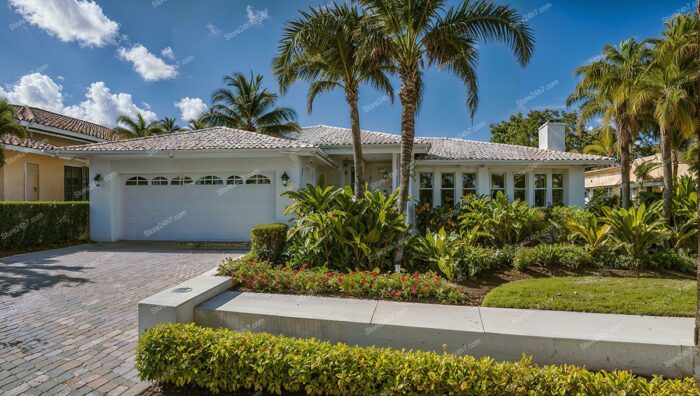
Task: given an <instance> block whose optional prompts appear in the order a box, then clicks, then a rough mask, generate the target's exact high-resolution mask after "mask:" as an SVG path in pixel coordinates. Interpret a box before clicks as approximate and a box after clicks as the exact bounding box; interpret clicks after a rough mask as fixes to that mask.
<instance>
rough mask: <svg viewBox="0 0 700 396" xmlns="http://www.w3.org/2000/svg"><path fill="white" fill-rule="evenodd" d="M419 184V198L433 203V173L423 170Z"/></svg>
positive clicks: (421, 200)
mask: <svg viewBox="0 0 700 396" xmlns="http://www.w3.org/2000/svg"><path fill="white" fill-rule="evenodd" d="M418 177H419V178H420V180H419V185H418V200H419V201H420V202H421V203H423V202H427V203H429V204H430V206H432V205H433V174H432V173H424V172H421V173H420V175H418Z"/></svg>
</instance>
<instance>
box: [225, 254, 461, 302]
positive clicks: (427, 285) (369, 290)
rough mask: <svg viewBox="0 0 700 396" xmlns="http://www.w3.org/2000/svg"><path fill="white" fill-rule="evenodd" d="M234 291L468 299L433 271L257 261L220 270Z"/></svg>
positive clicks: (231, 264) (240, 262)
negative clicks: (337, 268)
mask: <svg viewBox="0 0 700 396" xmlns="http://www.w3.org/2000/svg"><path fill="white" fill-rule="evenodd" d="M219 274H221V275H229V276H231V278H232V279H233V287H234V288H242V289H248V290H253V291H258V292H268V293H290V294H309V295H347V296H352V297H358V298H371V299H383V300H395V301H430V302H437V303H440V304H462V303H464V302H465V301H466V300H467V298H466V296H465V295H464V294H463V293H462V292H461V291H459V290H458V289H457V287H456V286H455V285H454V284H452V283H450V282H448V281H446V280H445V279H443V278H441V277H440V276H438V275H437V274H436V273H434V272H415V273H413V274H409V273H379V272H376V271H353V272H338V271H331V270H328V269H326V268H312V267H309V266H307V265H306V264H301V265H297V266H290V265H286V264H274V263H272V262H269V261H261V260H257V259H254V258H253V259H243V260H231V261H228V262H226V263H224V264H222V266H221V267H219Z"/></svg>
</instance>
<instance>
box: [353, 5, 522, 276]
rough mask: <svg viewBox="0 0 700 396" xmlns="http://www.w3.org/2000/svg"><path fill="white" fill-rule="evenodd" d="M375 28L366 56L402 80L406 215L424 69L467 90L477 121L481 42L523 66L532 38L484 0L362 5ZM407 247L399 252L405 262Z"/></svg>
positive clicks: (509, 14) (510, 15) (402, 204)
mask: <svg viewBox="0 0 700 396" xmlns="http://www.w3.org/2000/svg"><path fill="white" fill-rule="evenodd" d="M359 2H360V3H361V4H363V5H364V6H365V7H366V9H367V12H368V14H369V15H368V18H369V23H370V24H371V26H374V27H375V29H373V31H372V32H371V33H368V34H365V35H364V37H363V42H364V44H363V48H364V49H363V51H362V53H363V54H364V56H367V57H368V59H369V61H370V62H374V63H375V64H383V63H384V62H388V63H389V70H391V71H392V72H394V73H395V74H397V75H398V76H399V77H400V79H401V88H400V92H399V98H400V99H401V156H400V168H399V171H400V175H399V199H398V208H399V211H400V212H402V213H403V212H405V211H406V205H407V203H408V183H409V178H410V168H411V163H412V162H413V141H414V137H415V118H416V114H417V113H418V110H419V108H420V104H421V100H420V99H421V97H422V94H423V90H424V84H423V74H424V72H425V68H426V67H429V66H430V65H437V67H438V69H444V70H447V71H449V72H450V73H452V74H454V75H455V76H457V77H458V78H459V79H460V80H462V82H463V83H464V84H465V85H466V86H467V102H466V105H467V107H468V109H469V112H470V114H471V115H472V116H473V115H474V113H475V111H476V108H477V106H478V103H479V94H478V85H477V77H476V62H477V59H478V45H477V42H479V41H500V42H504V43H506V44H507V45H508V46H509V47H510V48H511V50H512V51H513V53H514V54H515V56H516V58H517V60H518V62H519V63H520V64H521V65H523V66H524V65H526V64H527V63H528V62H529V60H530V58H531V57H532V53H533V48H534V36H533V33H532V31H531V30H530V27H529V25H528V23H527V21H526V20H525V19H524V18H522V17H521V16H520V15H518V13H517V11H516V10H515V9H514V8H512V7H510V6H507V5H495V4H493V3H491V2H489V1H485V0H475V1H462V2H461V3H459V4H458V5H456V6H451V7H450V8H449V9H447V10H445V8H444V7H443V6H444V4H445V1H444V0H436V1H425V0H359ZM402 246H403V245H402V244H400V245H399V248H398V249H397V250H396V254H395V259H394V260H395V262H396V263H399V262H401V259H402V255H403V250H402V248H401V247H402Z"/></svg>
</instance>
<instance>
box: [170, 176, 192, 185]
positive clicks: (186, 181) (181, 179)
mask: <svg viewBox="0 0 700 396" xmlns="http://www.w3.org/2000/svg"><path fill="white" fill-rule="evenodd" d="M170 184H171V185H173V186H188V185H190V184H192V179H190V178H189V177H187V176H176V177H174V178H173V180H172V181H171V182H170Z"/></svg>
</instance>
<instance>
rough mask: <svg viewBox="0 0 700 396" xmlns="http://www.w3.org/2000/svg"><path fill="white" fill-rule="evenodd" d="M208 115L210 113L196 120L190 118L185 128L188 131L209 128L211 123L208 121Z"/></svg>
mask: <svg viewBox="0 0 700 396" xmlns="http://www.w3.org/2000/svg"><path fill="white" fill-rule="evenodd" d="M207 117H208V115H206V114H205V115H202V116H201V117H199V118H198V119H196V120H194V119H193V120H189V121H188V122H187V126H186V127H185V128H183V129H185V130H187V131H198V130H200V129H206V128H209V123H208V122H207Z"/></svg>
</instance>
